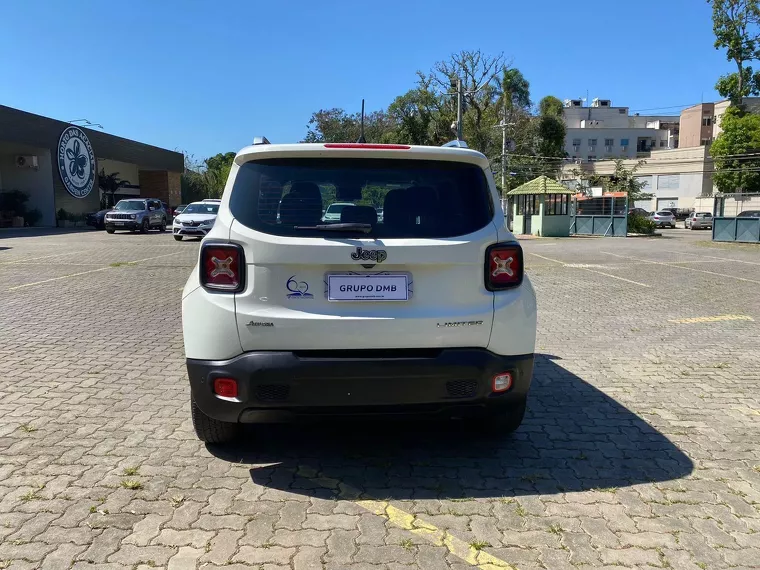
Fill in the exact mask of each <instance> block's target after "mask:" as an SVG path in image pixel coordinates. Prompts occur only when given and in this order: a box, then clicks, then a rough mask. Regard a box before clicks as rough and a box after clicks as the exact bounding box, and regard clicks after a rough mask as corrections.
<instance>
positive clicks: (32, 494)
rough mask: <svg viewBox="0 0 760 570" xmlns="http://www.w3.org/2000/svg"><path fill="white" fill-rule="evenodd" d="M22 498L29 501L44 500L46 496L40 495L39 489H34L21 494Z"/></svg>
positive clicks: (26, 501)
mask: <svg viewBox="0 0 760 570" xmlns="http://www.w3.org/2000/svg"><path fill="white" fill-rule="evenodd" d="M21 500H22V501H24V502H25V503H28V502H29V501H44V500H45V497H43V496H42V495H40V491H39V489H33V490H31V491H27V492H26V493H25V494H23V495H21Z"/></svg>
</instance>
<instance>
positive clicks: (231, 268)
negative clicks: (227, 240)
mask: <svg viewBox="0 0 760 570" xmlns="http://www.w3.org/2000/svg"><path fill="white" fill-rule="evenodd" d="M244 272H245V257H244V256H243V248H242V247H240V246H239V245H237V244H218V243H208V244H205V245H203V246H202V247H201V262H200V279H201V285H203V287H204V288H206V289H209V290H212V291H220V292H225V293H237V292H240V291H242V290H243V287H244V286H245V283H244V281H245V280H244V277H245V274H244Z"/></svg>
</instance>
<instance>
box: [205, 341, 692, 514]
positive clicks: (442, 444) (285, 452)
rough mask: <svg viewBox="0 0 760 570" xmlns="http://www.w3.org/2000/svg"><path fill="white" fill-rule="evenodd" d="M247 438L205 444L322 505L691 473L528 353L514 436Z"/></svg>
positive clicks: (636, 421) (417, 430)
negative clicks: (524, 402)
mask: <svg viewBox="0 0 760 570" xmlns="http://www.w3.org/2000/svg"><path fill="white" fill-rule="evenodd" d="M246 435H247V437H244V438H242V439H241V443H236V444H234V445H226V446H212V445H209V446H208V449H209V451H210V452H211V453H212V454H214V455H215V456H217V457H219V458H221V459H224V460H227V461H231V462H232V461H234V462H236V463H240V462H242V463H247V464H250V465H251V467H252V468H251V470H250V472H251V478H252V480H253V482H254V483H256V484H259V485H263V486H266V487H269V488H274V489H279V490H282V491H286V492H290V493H297V494H302V495H313V496H318V497H322V498H328V497H335V498H338V497H340V496H341V495H343V496H345V495H346V493H348V494H354V493H355V492H356V491H357V490H358V491H360V492H361V493H365V494H366V495H368V496H373V497H382V498H384V499H412V498H414V499H419V498H438V499H444V498H485V497H509V496H522V495H535V494H555V493H562V492H571V491H584V490H589V489H611V488H612V489H614V488H618V487H626V486H629V485H635V484H639V483H652V482H657V481H667V480H672V479H678V478H680V477H684V476H686V475H688V474H689V473H691V471H692V469H693V463H692V462H691V460H690V459H689V458H688V457H687V456H686V455H685V454H684V453H683V452H681V451H680V450H679V449H678V448H677V447H676V446H675V445H674V444H673V443H672V442H671V441H670V440H668V438H667V437H665V436H664V435H663V434H661V433H660V432H658V431H657V430H656V429H654V428H653V427H652V426H651V425H649V424H648V423H647V422H646V421H645V420H643V419H641V418H640V417H638V416H637V415H636V414H635V413H633V412H631V411H630V410H628V409H627V408H626V407H624V406H622V405H621V404H619V403H618V402H616V401H615V400H614V399H612V398H610V397H609V396H607V395H606V394H604V393H603V392H601V391H599V390H597V389H596V388H594V387H593V386H592V385H591V384H589V383H587V382H585V381H583V380H582V379H581V378H579V377H578V376H576V375H575V374H572V373H570V372H568V371H567V370H565V369H564V368H563V367H562V366H560V365H559V364H557V362H556V361H555V359H554V357H551V356H547V355H537V356H536V365H535V371H534V379H533V385H532V387H531V392H530V396H529V399H528V413H527V414H526V417H525V420H524V422H523V424H522V426H521V427H520V429H519V430H518V431H516V432H515V433H514V434H512V435H511V436H502V437H492V434H487V433H478V432H477V431H476V430H474V429H467V426H466V425H464V424H462V423H457V422H455V421H451V422H440V423H433V422H428V421H425V420H418V421H413V422H404V423H397V422H389V421H386V420H382V419H380V420H375V421H374V422H372V423H369V422H350V423H346V422H340V423H333V422H330V423H327V422H324V423H322V422H320V423H316V424H314V423H310V424H292V425H275V426H251V427H250V428H249V429H248V430H247V433H246ZM338 482H340V483H341V485H340V486H338V484H337V483H338ZM338 489H342V490H343V491H342V492H341V491H338ZM347 489H348V491H346V490H347Z"/></svg>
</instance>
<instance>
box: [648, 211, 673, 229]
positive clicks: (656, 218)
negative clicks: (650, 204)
mask: <svg viewBox="0 0 760 570" xmlns="http://www.w3.org/2000/svg"><path fill="white" fill-rule="evenodd" d="M649 219H650V220H652V221H653V222H654V225H655V226H657V227H658V228H664V227H665V226H668V227H670V228H675V227H676V217H675V216H674V215H673V212H670V211H668V210H659V211H657V212H652V214H651V215H650V216H649Z"/></svg>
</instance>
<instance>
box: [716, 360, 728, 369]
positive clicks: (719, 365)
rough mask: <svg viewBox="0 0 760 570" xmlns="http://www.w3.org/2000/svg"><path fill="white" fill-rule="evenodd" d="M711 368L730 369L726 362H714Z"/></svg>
mask: <svg viewBox="0 0 760 570" xmlns="http://www.w3.org/2000/svg"><path fill="white" fill-rule="evenodd" d="M713 368H717V369H718V370H722V369H723V368H731V365H730V364H729V363H728V362H716V363H715V364H713Z"/></svg>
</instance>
